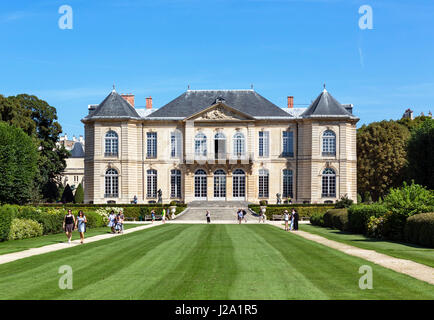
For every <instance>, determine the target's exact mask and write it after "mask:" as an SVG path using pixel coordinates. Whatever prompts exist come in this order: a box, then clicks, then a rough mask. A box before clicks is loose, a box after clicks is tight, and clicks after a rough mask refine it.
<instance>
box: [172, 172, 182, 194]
mask: <svg viewBox="0 0 434 320" xmlns="http://www.w3.org/2000/svg"><path fill="white" fill-rule="evenodd" d="M170 197H171V198H181V171H180V170H171V171H170Z"/></svg>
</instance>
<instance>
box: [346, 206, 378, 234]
mask: <svg viewBox="0 0 434 320" xmlns="http://www.w3.org/2000/svg"><path fill="white" fill-rule="evenodd" d="M386 212H387V208H386V207H385V206H384V205H382V204H375V203H374V204H369V205H368V204H355V205H352V206H351V207H349V208H348V230H349V231H351V232H354V233H362V234H366V228H367V224H368V221H369V218H370V217H381V216H383V215H384V214H386Z"/></svg>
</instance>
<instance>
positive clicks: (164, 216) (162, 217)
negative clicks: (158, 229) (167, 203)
mask: <svg viewBox="0 0 434 320" xmlns="http://www.w3.org/2000/svg"><path fill="white" fill-rule="evenodd" d="M161 220H162V221H163V223H166V209H164V208H163V212H162V213H161Z"/></svg>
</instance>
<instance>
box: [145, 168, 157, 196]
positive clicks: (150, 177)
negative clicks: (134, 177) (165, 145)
mask: <svg viewBox="0 0 434 320" xmlns="http://www.w3.org/2000/svg"><path fill="white" fill-rule="evenodd" d="M146 173H147V185H148V192H147V194H146V196H147V197H148V198H156V197H157V170H154V169H149V170H148V171H147V172H146Z"/></svg>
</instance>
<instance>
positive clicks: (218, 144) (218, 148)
mask: <svg viewBox="0 0 434 320" xmlns="http://www.w3.org/2000/svg"><path fill="white" fill-rule="evenodd" d="M214 155H215V159H226V137H225V135H224V134H223V133H222V132H217V133H216V135H215V136H214Z"/></svg>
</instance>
